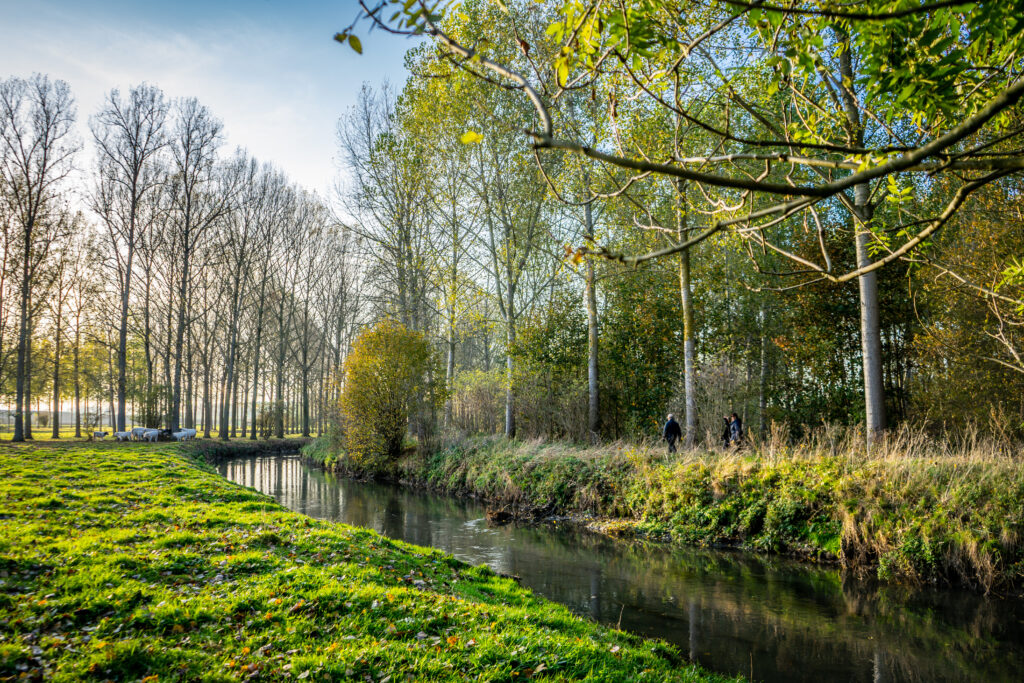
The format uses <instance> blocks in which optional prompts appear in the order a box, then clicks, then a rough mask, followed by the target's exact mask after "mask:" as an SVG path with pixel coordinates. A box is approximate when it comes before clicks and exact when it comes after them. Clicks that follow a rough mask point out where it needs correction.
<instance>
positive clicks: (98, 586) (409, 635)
mask: <svg viewBox="0 0 1024 683" xmlns="http://www.w3.org/2000/svg"><path fill="white" fill-rule="evenodd" d="M0 501H3V502H2V503H0V586H2V588H3V590H2V591H0V615H2V616H0V679H13V678H15V677H18V678H19V679H20V678H22V677H24V678H27V679H29V680H55V681H66V680H108V679H113V680H145V681H157V680H162V681H166V680H209V681H235V680H250V679H257V680H286V679H296V680H310V681H314V680H341V679H353V680H364V679H368V680H373V681H375V682H379V681H387V680H391V681H396V680H405V678H406V677H407V676H411V677H412V678H413V679H416V680H441V681H443V680H465V679H467V678H472V679H479V680H495V681H497V680H502V681H511V680H520V679H522V678H531V677H532V678H538V679H543V680H573V679H581V678H588V679H590V680H606V681H626V680H675V681H718V680H723V679H721V678H719V677H716V676H714V675H712V674H708V673H706V672H704V671H702V670H700V669H699V668H697V667H693V666H689V665H687V664H686V663H685V662H683V661H682V659H681V657H680V655H679V653H678V651H677V650H675V649H674V648H672V647H669V646H667V645H665V644H662V643H659V642H652V641H643V640H641V639H639V638H637V637H635V636H630V635H628V634H625V633H621V632H618V631H613V630H610V629H607V628H603V627H601V626H599V625H597V624H594V623H592V622H589V621H585V620H583V619H580V618H577V617H575V616H573V615H572V614H571V613H570V612H569V611H568V610H567V609H565V608H563V607H560V606H557V605H554V604H552V603H549V602H547V601H544V600H541V599H539V598H536V597H535V596H533V595H532V593H530V592H529V591H527V590H524V589H522V588H520V587H518V586H517V585H516V584H515V583H514V582H513V581H511V580H509V579H504V578H501V577H498V576H496V575H494V574H493V573H492V572H490V571H489V570H487V569H486V568H481V567H469V566H467V565H465V564H463V563H461V562H458V561H456V560H454V559H453V558H451V557H450V556H447V555H445V554H443V553H441V552H438V551H434V550H429V549H424V548H418V547H414V546H410V545H407V544H404V543H400V542H394V541H390V540H388V539H386V538H384V537H382V536H380V535H378V534H376V533H374V532H372V531H367V530H362V529H357V528H354V527H349V526H345V525H340V524H334V523H330V522H322V521H317V520H312V519H310V518H307V517H304V516H302V515H299V514H296V513H292V512H289V511H287V510H285V509H284V508H282V507H281V506H279V505H277V504H276V503H274V502H273V501H272V500H271V499H270V498H268V497H267V496H264V495H262V494H258V493H256V492H254V491H251V490H249V489H245V488H242V487H239V486H236V485H234V484H231V483H229V482H227V481H225V480H223V479H221V478H220V477H219V476H217V475H216V474H214V473H213V472H211V471H209V469H208V468H206V467H205V466H204V465H202V464H201V463H199V462H198V461H196V460H194V459H192V458H190V457H188V456H186V455H185V454H184V452H183V451H182V450H181V448H180V447H178V446H171V445H163V444H157V445H152V446H150V445H148V444H104V445H99V444H85V443H80V444H65V445H57V444H52V445H49V444H48V445H46V446H40V447H36V446H32V445H18V446H3V447H0Z"/></svg>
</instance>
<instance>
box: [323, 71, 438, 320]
mask: <svg viewBox="0 0 1024 683" xmlns="http://www.w3.org/2000/svg"><path fill="white" fill-rule="evenodd" d="M401 123H402V114H401V112H400V111H399V108H398V103H397V100H396V98H395V95H394V93H393V92H392V90H391V89H390V88H388V87H386V86H385V88H384V89H383V90H382V91H381V92H379V93H375V92H373V91H372V90H371V89H369V88H368V87H364V88H363V90H362V91H361V92H360V95H359V99H358V101H357V103H356V105H355V107H354V108H353V109H352V110H351V111H350V112H349V113H348V115H347V116H345V117H344V118H342V120H341V121H339V123H338V139H339V142H340V145H341V151H342V154H343V155H344V158H345V161H346V163H347V165H348V168H349V170H350V172H351V174H352V184H351V187H348V188H346V189H343V190H340V191H339V195H340V198H341V201H342V204H343V206H344V207H345V208H346V209H347V211H348V213H349V214H350V215H351V217H352V220H353V223H352V225H351V226H350V228H351V229H352V230H353V231H354V232H356V233H357V234H358V235H360V236H361V237H362V238H364V239H365V240H366V241H367V242H369V243H370V244H372V245H373V246H374V249H372V250H369V251H368V254H367V255H368V256H369V257H370V258H371V259H372V264H373V265H372V267H373V273H374V280H375V281H376V282H378V283H380V284H381V287H380V288H379V291H378V294H379V295H380V296H382V297H383V298H384V301H383V302H382V303H383V307H384V310H385V311H387V312H388V313H389V314H392V315H395V316H396V317H397V318H398V319H399V320H400V321H401V322H402V324H403V325H405V326H407V327H410V328H413V329H422V328H423V325H424V322H425V321H424V317H425V310H424V309H425V304H426V294H427V288H428V284H429V282H428V279H427V277H426V271H427V253H428V249H427V227H428V225H427V223H428V217H427V216H426V215H425V214H426V210H427V209H428V208H429V206H430V204H429V201H428V199H427V190H428V187H427V182H428V168H427V164H426V150H425V149H424V148H423V146H422V144H421V142H420V140H418V139H416V137H415V136H413V135H410V134H408V132H407V131H406V130H405V128H403V126H402V125H401ZM392 295H393V297H394V299H391V298H390V297H391V296H392Z"/></svg>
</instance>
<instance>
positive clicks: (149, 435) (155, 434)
mask: <svg viewBox="0 0 1024 683" xmlns="http://www.w3.org/2000/svg"><path fill="white" fill-rule="evenodd" d="M142 438H143V439H145V440H146V441H156V440H158V439H159V438H160V430H159V429H147V430H146V431H144V432H143V433H142Z"/></svg>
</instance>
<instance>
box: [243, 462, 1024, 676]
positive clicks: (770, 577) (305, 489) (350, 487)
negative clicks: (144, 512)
mask: <svg viewBox="0 0 1024 683" xmlns="http://www.w3.org/2000/svg"><path fill="white" fill-rule="evenodd" d="M225 473H226V474H227V476H228V477H229V478H231V479H233V480H236V481H239V482H240V483H244V484H248V485H251V486H254V487H256V488H258V489H260V490H262V491H265V492H268V493H273V494H274V495H275V496H276V497H277V498H278V499H279V500H281V501H282V503H284V504H285V505H287V506H289V507H292V508H293V509H299V510H308V511H309V512H310V514H314V515H315V516H318V517H326V518H330V519H336V520H339V521H343V522H346V523H348V524H354V525H357V526H364V527H369V528H373V529H376V530H378V531H381V532H382V533H385V534H386V535H389V536H392V537H394V538H399V539H402V540H406V541H408V542H410V543H416V544H419V545H432V546H435V547H440V548H443V549H446V550H448V551H450V552H454V553H455V554H457V555H460V556H462V557H468V558H470V559H471V561H473V562H474V563H479V562H482V561H486V562H487V563H488V564H490V565H491V566H492V567H494V568H495V569H496V570H498V571H502V572H506V573H511V574H517V575H519V576H521V577H522V582H523V584H524V585H526V586H529V587H531V588H533V589H534V590H535V591H536V592H537V593H538V594H541V595H545V596H547V597H549V598H552V599H554V600H557V601H559V602H562V603H564V604H566V605H568V606H569V607H570V608H572V609H574V610H575V611H577V612H578V613H580V614H584V615H587V616H590V617H592V618H594V619H597V620H599V621H603V622H605V623H610V624H612V625H614V624H616V623H618V621H619V618H620V613H621V623H622V627H623V628H624V629H626V630H630V631H634V632H637V633H640V634H643V635H649V636H657V637H660V638H664V639H666V640H670V641H673V642H675V643H677V644H678V645H679V646H680V647H682V648H683V649H684V651H687V652H689V653H690V656H691V658H694V659H697V660H698V661H702V662H703V663H705V664H707V665H709V666H712V667H714V668H716V669H718V670H722V671H729V672H738V673H744V674H749V673H750V668H751V663H752V662H753V667H754V676H755V678H758V679H766V678H768V679H770V678H773V677H774V676H773V672H783V674H784V675H782V674H775V675H777V676H779V677H780V678H784V679H786V680H799V679H804V680H813V679H815V678H817V679H819V680H831V679H842V680H856V681H862V680H863V681H889V680H905V681H925V680H1012V679H1014V678H1015V677H1016V674H1017V673H1018V670H1019V669H1021V668H1024V658H1022V654H1021V651H1020V649H1019V646H1017V644H1016V643H1017V642H1019V641H1020V640H1021V638H1022V636H1024V633H1022V628H1021V624H1022V619H1024V607H1022V604H1021V603H1020V602H999V601H989V600H985V599H983V598H981V597H979V596H977V595H973V594H968V593H960V592H944V591H921V590H917V591H914V590H910V589H906V588H900V587H892V586H888V587H878V586H873V585H870V584H867V583H864V582H859V581H852V580H840V575H839V572H837V571H835V570H829V569H821V568H817V567H813V566H808V565H806V564H799V563H795V562H793V561H789V560H786V559H784V558H778V557H762V556H757V555H752V554H747V553H733V552H718V551H709V550H697V549H668V548H665V547H663V546H651V545H644V544H630V543H623V542H621V541H617V540H614V539H609V538H608V537H605V536H600V535H597V534H590V533H585V532H577V531H573V530H560V529H557V528H552V527H548V526H545V527H539V528H538V527H511V526H510V527H501V528H487V527H486V526H485V525H483V524H482V522H481V519H480V518H482V516H483V510H482V508H481V507H480V506H478V505H476V504H474V503H471V502H464V501H458V500H455V499H452V498H444V497H437V496H432V495H428V494H420V493H415V492H412V491H409V490H407V489H400V488H396V487H391V486H386V485H381V484H374V483H367V482H353V481H351V480H345V479H341V480H338V479H336V478H335V477H334V476H333V475H330V474H325V473H323V472H321V471H319V470H312V469H307V468H306V467H304V466H303V465H302V464H301V463H300V462H299V461H298V460H297V459H294V458H293V459H286V458H275V459H274V463H273V465H272V466H270V463H269V462H266V461H261V462H260V463H257V462H256V459H252V460H251V461H236V462H231V463H228V467H227V468H226V470H225ZM623 606H625V607H623Z"/></svg>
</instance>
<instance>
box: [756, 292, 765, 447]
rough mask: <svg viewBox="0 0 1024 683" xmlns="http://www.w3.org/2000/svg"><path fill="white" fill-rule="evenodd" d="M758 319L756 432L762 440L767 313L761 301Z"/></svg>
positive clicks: (763, 433) (763, 429)
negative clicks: (759, 328)
mask: <svg viewBox="0 0 1024 683" xmlns="http://www.w3.org/2000/svg"><path fill="white" fill-rule="evenodd" d="M759 317H760V318H761V374H760V377H759V378H758V383H757V431H758V434H759V435H760V436H761V438H762V439H764V437H765V434H766V433H767V429H766V426H767V425H765V419H766V413H767V412H768V311H767V307H766V306H765V304H764V302H763V301H762V302H761V310H760V311H759Z"/></svg>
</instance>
